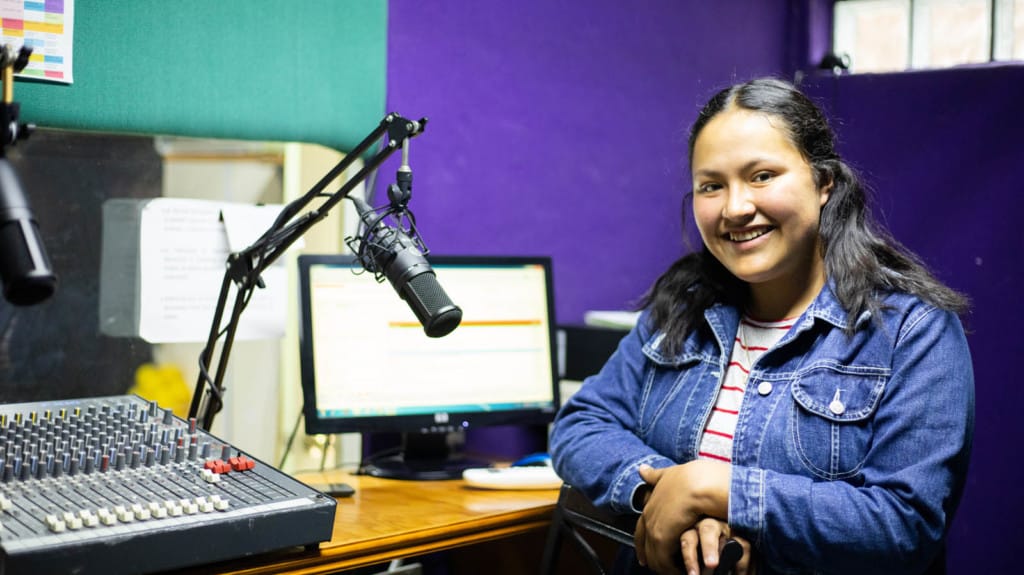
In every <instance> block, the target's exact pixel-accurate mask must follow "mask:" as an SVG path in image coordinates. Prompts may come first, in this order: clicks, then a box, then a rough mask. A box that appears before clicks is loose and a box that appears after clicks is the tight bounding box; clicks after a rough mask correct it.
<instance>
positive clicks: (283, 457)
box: [277, 408, 322, 471]
mask: <svg viewBox="0 0 1024 575" xmlns="http://www.w3.org/2000/svg"><path fill="white" fill-rule="evenodd" d="M301 421H302V408H299V417H298V418H296V419H295V426H294V427H292V433H291V435H289V436H288V441H287V442H286V443H285V444H284V453H282V454H281V464H280V465H278V466H277V468H278V469H284V462H285V461H287V460H288V454H289V453H291V450H292V442H293V441H295V435H296V434H297V433H298V432H299V422H301ZM321 471H322V469H321Z"/></svg>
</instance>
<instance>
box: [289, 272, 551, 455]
mask: <svg viewBox="0 0 1024 575" xmlns="http://www.w3.org/2000/svg"><path fill="white" fill-rule="evenodd" d="M428 259H429V261H430V263H431V265H432V266H445V265H466V266H472V265H494V266H525V265H539V266H542V267H543V269H544V276H545V284H546V285H545V289H546V290H547V294H546V297H547V302H548V306H547V308H548V309H547V315H548V318H547V320H548V338H549V345H550V348H549V349H550V350H551V393H552V402H551V404H550V405H548V406H539V407H530V408H520V409H510V410H501V411H483V412H480V411H474V412H438V413H425V414H404V415H375V416H367V417H345V418H323V417H321V416H320V415H319V413H318V411H317V403H316V375H315V371H314V369H313V357H314V349H313V346H314V342H313V337H312V335H313V332H312V322H311V314H312V308H311V306H312V301H311V298H310V294H311V292H310V287H311V286H310V269H311V268H312V267H314V266H320V265H331V266H345V267H352V266H358V265H359V264H358V262H357V260H356V257H355V256H354V255H349V254H302V255H300V256H299V257H298V271H299V274H298V275H299V308H300V313H299V364H300V371H301V385H302V396H303V407H302V412H303V418H304V420H305V429H306V433H307V434H309V435H314V434H333V433H371V432H400V433H410V432H420V433H444V432H459V431H467V430H470V429H473V428H476V427H485V426H495V425H536V424H546V423H550V422H551V421H552V420H553V419H554V416H555V413H556V412H557V411H558V407H559V405H560V397H559V382H558V379H559V378H558V365H557V364H558V361H557V359H558V358H557V349H558V348H557V347H556V346H557V325H556V324H555V310H554V307H555V306H554V301H555V300H554V279H553V277H552V260H551V258H550V257H549V256H488V255H432V256H430V257H429V258H428ZM440 271H443V270H440ZM438 279H439V283H440V284H441V285H442V287H443V285H444V277H443V273H442V274H441V275H440V276H439V278H438ZM380 289H387V290H391V291H394V288H393V287H392V286H391V285H390V284H389V283H388V282H386V281H385V282H383V283H382V284H381V286H380ZM394 297H396V298H398V297H400V296H399V295H398V293H397V292H396V293H395V294H394ZM455 303H456V305H458V302H455ZM456 329H458V328H456ZM424 337H426V335H425V334H424Z"/></svg>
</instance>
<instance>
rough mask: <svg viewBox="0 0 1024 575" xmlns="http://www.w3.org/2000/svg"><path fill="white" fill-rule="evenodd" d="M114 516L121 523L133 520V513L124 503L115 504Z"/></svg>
mask: <svg viewBox="0 0 1024 575" xmlns="http://www.w3.org/2000/svg"><path fill="white" fill-rule="evenodd" d="M114 516H115V517H117V520H118V521H120V522H121V523H131V522H132V521H134V520H135V514H134V513H132V512H131V511H130V510H129V509H128V508H127V507H125V506H124V505H115V506H114Z"/></svg>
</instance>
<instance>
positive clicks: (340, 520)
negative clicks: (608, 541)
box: [186, 471, 558, 575]
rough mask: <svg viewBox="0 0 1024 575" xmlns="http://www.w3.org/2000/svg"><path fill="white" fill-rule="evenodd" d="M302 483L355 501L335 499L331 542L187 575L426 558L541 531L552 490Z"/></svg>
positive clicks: (299, 570) (337, 477)
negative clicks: (339, 488)
mask: <svg viewBox="0 0 1024 575" xmlns="http://www.w3.org/2000/svg"><path fill="white" fill-rule="evenodd" d="M296 477H297V478H298V479H300V480H302V481H305V482H307V483H327V482H332V481H333V482H344V483H348V484H349V485H351V486H352V487H354V488H355V489H356V493H355V495H353V496H351V497H345V498H342V499H339V500H338V507H337V511H336V513H335V517H334V533H333V536H332V537H331V541H329V542H325V543H321V544H320V549H319V550H318V551H314V552H308V551H307V552H303V551H295V550H292V551H289V552H279V553H273V554H269V555H261V556H259V557H254V558H250V559H242V560H237V561H229V562H224V563H221V564H217V565H210V566H205V567H202V568H199V569H191V570H187V571H186V572H187V573H190V574H200V573H202V574H206V573H209V574H213V573H217V574H233V575H257V574H271V573H273V574H279V573H289V574H293V575H299V574H301V575H313V574H327V573H336V572H337V571H340V570H343V569H352V568H356V567H362V566H367V565H374V564H378V563H383V562H387V561H390V560H393V559H400V558H407V557H413V556H417V555H423V554H426V553H433V552H437V551H442V550H447V549H453V548H456V547H463V546H467V545H473V544H477V543H483V542H486V541H494V540H498V539H503V538H509V537H513V536H516V535H520V534H524V533H527V532H532V531H539V532H546V530H547V528H548V525H549V523H550V520H551V514H552V512H553V511H554V508H555V502H556V500H557V499H558V490H557V489H552V490H539V491H491V490H480V489H473V488H470V487H467V486H466V484H465V483H464V482H463V481H462V480H461V479H457V480H448V481H400V480H394V479H379V478H376V477H369V476H361V475H360V476H353V475H349V474H347V473H343V472H340V471H335V472H326V473H307V474H300V475H297V476H296Z"/></svg>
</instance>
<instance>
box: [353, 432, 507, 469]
mask: <svg viewBox="0 0 1024 575" xmlns="http://www.w3.org/2000/svg"><path fill="white" fill-rule="evenodd" d="M452 435H455V436H456V437H455V438H452V437H450V436H452ZM463 435H464V433H463V432H461V431H456V432H451V433H445V432H436V433H434V432H427V433H416V432H410V433H403V434H402V446H401V448H400V449H401V451H400V452H399V453H398V454H397V455H392V456H388V457H375V458H373V459H370V460H364V461H363V464H362V466H361V467H360V472H361V473H363V474H365V475H372V476H374V477H386V478H389V479H412V480H417V481H432V480H438V479H460V478H462V472H463V471H465V470H466V469H470V468H475V467H492V466H493V463H492V462H490V461H485V460H481V459H471V458H468V457H466V456H465V454H463V453H462V452H461V451H460V450H459V447H458V446H461V445H463V444H464V441H460V440H461V439H464V437H463ZM452 439H456V441H452Z"/></svg>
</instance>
